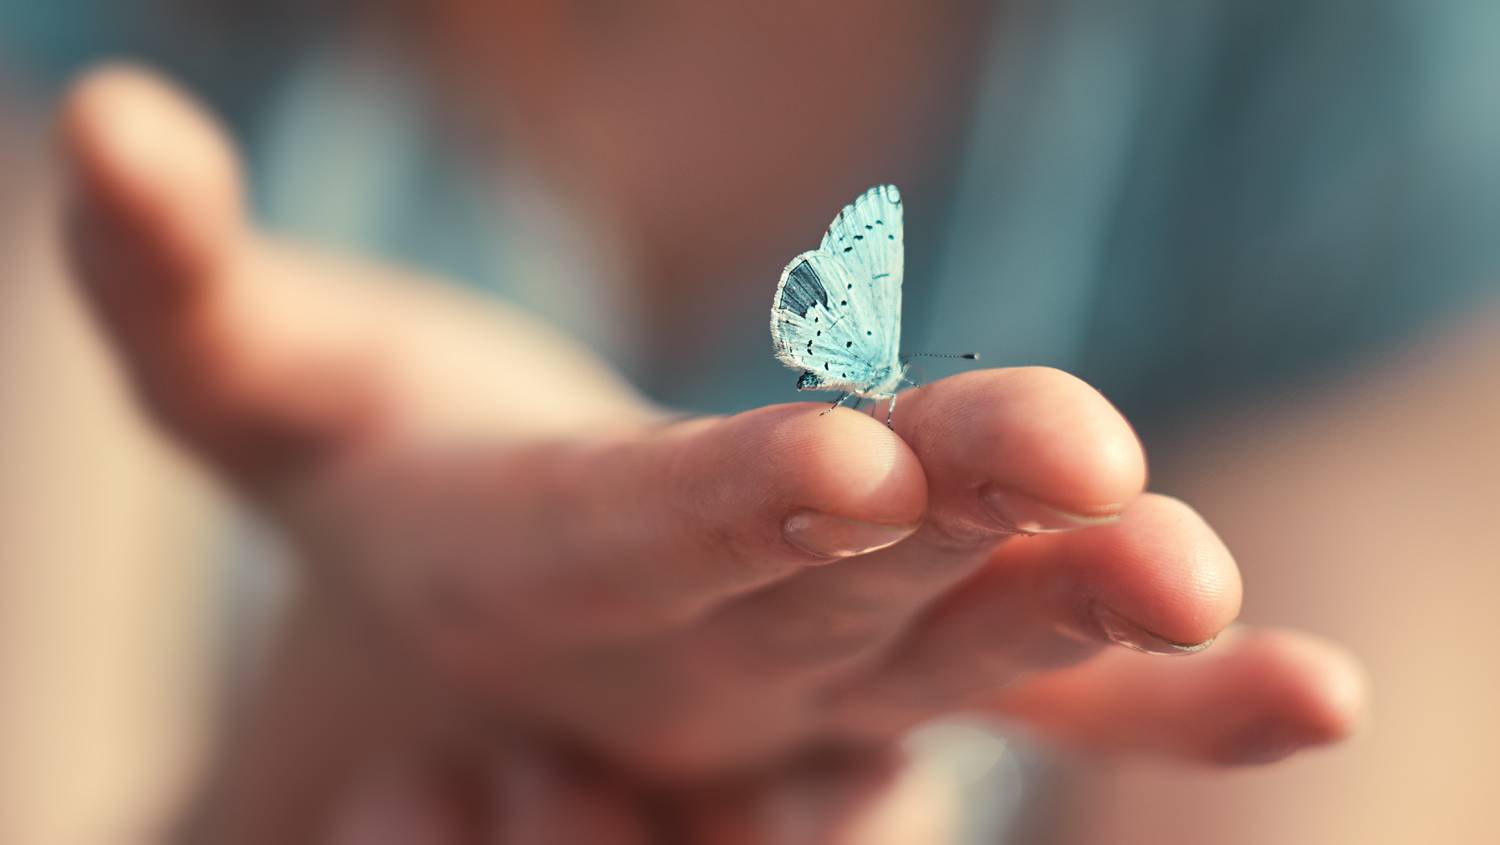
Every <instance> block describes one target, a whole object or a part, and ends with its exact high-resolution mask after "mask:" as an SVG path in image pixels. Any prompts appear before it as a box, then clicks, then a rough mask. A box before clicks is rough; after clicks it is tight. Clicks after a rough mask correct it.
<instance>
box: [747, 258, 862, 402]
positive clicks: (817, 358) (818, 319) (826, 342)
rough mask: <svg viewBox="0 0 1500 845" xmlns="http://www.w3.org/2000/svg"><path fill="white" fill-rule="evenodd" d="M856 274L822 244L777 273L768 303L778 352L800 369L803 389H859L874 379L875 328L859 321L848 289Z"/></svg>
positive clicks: (798, 384) (783, 361)
mask: <svg viewBox="0 0 1500 845" xmlns="http://www.w3.org/2000/svg"><path fill="white" fill-rule="evenodd" d="M853 285H854V277H853V276H850V275H849V273H848V270H847V268H846V267H845V266H844V263H843V262H841V261H839V260H838V259H836V258H834V257H833V256H831V255H829V254H827V253H825V252H823V251H822V250H813V251H812V252H804V253H802V254H801V255H799V256H797V257H796V258H793V259H792V261H791V263H790V264H788V265H787V266H786V269H785V270H783V271H782V273H781V282H780V284H778V285H777V286H776V299H775V301H774V302H773V304H772V307H771V338H772V340H773V341H774V343H775V350H776V357H777V359H778V360H780V361H781V362H782V363H784V364H786V365H787V366H788V367H791V368H792V369H794V370H804V371H805V372H804V374H803V376H802V379H801V380H800V381H798V382H797V387H798V388H799V389H801V390H847V391H850V392H855V393H858V392H863V391H864V390H866V389H867V388H868V387H869V386H870V384H871V383H872V382H874V381H876V380H877V377H876V371H877V369H878V367H879V364H880V362H879V360H878V359H877V360H871V359H870V351H871V349H872V348H873V347H876V346H878V345H879V338H880V335H879V330H878V328H877V327H875V326H874V325H870V324H865V323H861V322H860V320H859V318H858V315H857V314H856V313H855V311H854V309H853V308H852V307H851V305H852V303H851V302H850V299H849V295H850V292H851V291H852V290H853Z"/></svg>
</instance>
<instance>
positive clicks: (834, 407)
mask: <svg viewBox="0 0 1500 845" xmlns="http://www.w3.org/2000/svg"><path fill="white" fill-rule="evenodd" d="M853 395H854V394H853V393H844V394H841V395H840V396H839V398H837V399H835V400H833V404H832V405H830V406H828V409H827V410H825V411H823V413H821V414H818V416H820V417H821V416H823V414H831V413H833V412H834V411H836V410H838V407H839V406H840V405H842V404H844V403H845V402H846V401H848V399H849V397H850V396H853Z"/></svg>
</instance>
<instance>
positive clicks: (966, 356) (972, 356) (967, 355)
mask: <svg viewBox="0 0 1500 845" xmlns="http://www.w3.org/2000/svg"><path fill="white" fill-rule="evenodd" d="M913 358H962V359H963V360H965V361H978V360H979V353H978V352H907V353H905V354H903V355H902V356H901V360H902V361H903V362H905V361H910V360H911V359H913Z"/></svg>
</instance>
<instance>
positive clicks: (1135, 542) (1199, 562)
mask: <svg viewBox="0 0 1500 845" xmlns="http://www.w3.org/2000/svg"><path fill="white" fill-rule="evenodd" d="M1239 607H1240V579H1239V571H1238V569H1237V568H1236V567H1235V563H1234V559H1233V558H1232V557H1231V556H1230V554H1229V550H1228V549H1226V548H1225V547H1224V544H1223V543H1222V542H1221V541H1220V540H1219V538H1218V537H1217V536H1216V535H1215V534H1214V532H1213V530H1212V529H1211V528H1209V526H1208V525H1207V523H1205V522H1204V521H1203V519H1202V518H1201V517H1199V516H1198V514H1196V513H1195V512H1193V510H1192V509H1191V508H1189V507H1187V506H1186V505H1184V504H1182V503H1181V502H1179V501H1177V500H1175V499H1171V498H1168V497H1165V496H1157V495H1147V496H1144V497H1142V498H1141V499H1139V500H1137V501H1136V502H1135V504H1133V505H1132V506H1131V507H1130V508H1129V509H1128V510H1127V511H1126V512H1125V514H1124V517H1123V518H1122V519H1121V520H1120V521H1118V522H1116V523H1113V524H1111V525H1108V526H1103V527H1100V528H1097V529H1095V530H1092V531H1085V532H1077V533H1073V534H1060V535H1054V536H1049V537H1036V538H1031V539H1029V540H1027V541H1026V542H1018V543H1013V544H1011V545H1009V546H1006V547H1005V548H1003V549H1001V550H1000V552H999V553H998V554H997V555H996V556H995V557H994V558H993V559H992V560H991V561H990V563H989V564H988V565H987V566H986V567H985V569H984V571H983V572H982V573H981V574H980V575H978V576H976V577H975V578H974V579H972V580H971V581H969V582H967V583H965V584H964V585H962V586H961V587H960V588H958V590H957V591H955V592H954V593H953V594H952V595H950V596H948V597H947V598H945V599H944V600H943V601H942V602H941V603H939V604H937V605H936V606H934V607H933V608H932V610H931V612H929V613H928V614H927V615H926V616H925V617H924V618H923V619H922V621H921V622H920V623H919V624H918V625H916V626H915V627H914V628H913V629H911V630H910V631H909V632H908V633H907V635H906V636H905V638H904V640H903V641H902V643H901V645H900V647H899V648H898V650H896V651H895V653H894V655H893V656H892V658H891V659H890V661H889V662H888V663H887V664H886V665H884V666H883V667H882V668H880V669H879V670H877V671H876V672H875V673H874V674H873V675H872V676H870V677H868V678H866V679H863V680H861V681H859V682H857V683H854V684H852V685H851V686H849V687H848V688H847V689H845V690H844V691H843V692H842V693H841V694H840V695H839V696H838V707H839V715H838V716H836V717H835V719H834V721H835V722H837V723H839V724H843V725H846V726H853V725H859V726H861V727H863V728H864V729H865V730H873V731H876V732H888V731H893V730H897V729H900V728H904V727H906V726H907V725H910V724H913V723H915V722H917V721H920V720H923V719H926V718H929V717H931V716H933V715H937V714H939V713H941V712H944V711H947V710H953V709H958V708H961V707H962V706H963V705H964V704H965V703H967V702H968V701H970V700H972V698H973V696H975V695H978V694H983V693H990V692H993V691H994V690H997V689H1002V688H1004V687H1006V686H1008V685H1011V684H1013V683H1015V682H1016V681H1017V680H1018V679H1020V678H1023V677H1025V676H1027V675H1029V674H1031V673H1034V672H1037V671H1038V670H1042V669H1048V668H1054V667H1057V666H1063V665H1068V664H1072V663H1077V662H1080V661H1082V660H1084V659H1086V658H1088V657H1090V656H1092V655H1093V654H1094V653H1095V652H1096V651H1098V650H1099V649H1101V648H1103V647H1105V646H1107V645H1108V644H1110V643H1116V644H1119V645H1123V646H1126V647H1128V648H1132V649H1135V650H1137V651H1144V652H1151V653H1155V654H1186V653H1191V652H1194V651H1199V650H1202V649H1203V648H1204V647H1206V646H1207V644H1208V643H1209V642H1211V641H1212V640H1213V638H1214V637H1215V636H1217V635H1218V633H1219V632H1220V631H1221V630H1223V629H1224V628H1225V627H1227V626H1228V625H1229V623H1230V622H1231V621H1233V619H1234V617H1235V616H1236V615H1237V614H1238V613H1239Z"/></svg>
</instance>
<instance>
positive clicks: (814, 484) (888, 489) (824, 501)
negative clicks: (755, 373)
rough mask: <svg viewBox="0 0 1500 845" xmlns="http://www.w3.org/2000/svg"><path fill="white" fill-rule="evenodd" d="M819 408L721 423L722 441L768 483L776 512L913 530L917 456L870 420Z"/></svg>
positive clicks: (919, 490)
mask: <svg viewBox="0 0 1500 845" xmlns="http://www.w3.org/2000/svg"><path fill="white" fill-rule="evenodd" d="M826 410H827V408H826V406H821V405H809V404H795V405H779V406H773V407H769V408H762V409H759V410H757V411H751V412H749V413H747V414H742V415H740V416H738V417H735V418H731V419H730V420H728V421H726V425H727V428H726V429H725V430H724V431H723V432H721V434H722V435H723V437H724V438H725V439H726V440H728V441H729V442H731V443H732V444H734V448H735V449H737V450H738V451H739V452H740V453H741V457H742V459H743V460H744V461H745V463H747V464H750V465H759V466H760V467H761V468H762V469H763V470H764V471H765V472H766V473H767V474H768V476H769V479H768V482H769V481H770V480H771V479H774V483H770V484H769V487H768V494H769V495H771V496H774V497H775V498H777V499H779V500H780V504H781V506H782V507H783V509H785V510H787V511H788V512H789V513H790V512H791V511H793V510H800V509H806V510H811V511H816V512H819V513H824V514H829V515H832V516H836V517H841V518H844V519H850V520H858V521H862V522H868V523H875V524H882V525H892V526H911V527H913V528H914V527H915V526H916V524H917V523H918V522H920V521H921V518H922V513H923V511H924V510H925V508H926V504H927V484H926V479H925V477H924V475H923V472H922V466H921V464H920V462H918V460H917V458H916V455H915V454H913V453H912V451H911V449H910V448H909V447H907V445H906V444H905V442H903V441H902V440H901V438H899V437H897V436H896V435H895V434H894V433H892V432H891V431H890V430H889V429H888V428H886V427H885V426H884V425H882V424H881V423H879V422H878V421H876V420H874V419H872V418H871V417H869V416H867V415H865V414H861V413H858V412H856V411H852V410H849V409H844V408H841V409H838V410H835V411H833V412H831V413H824V411H826Z"/></svg>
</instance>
